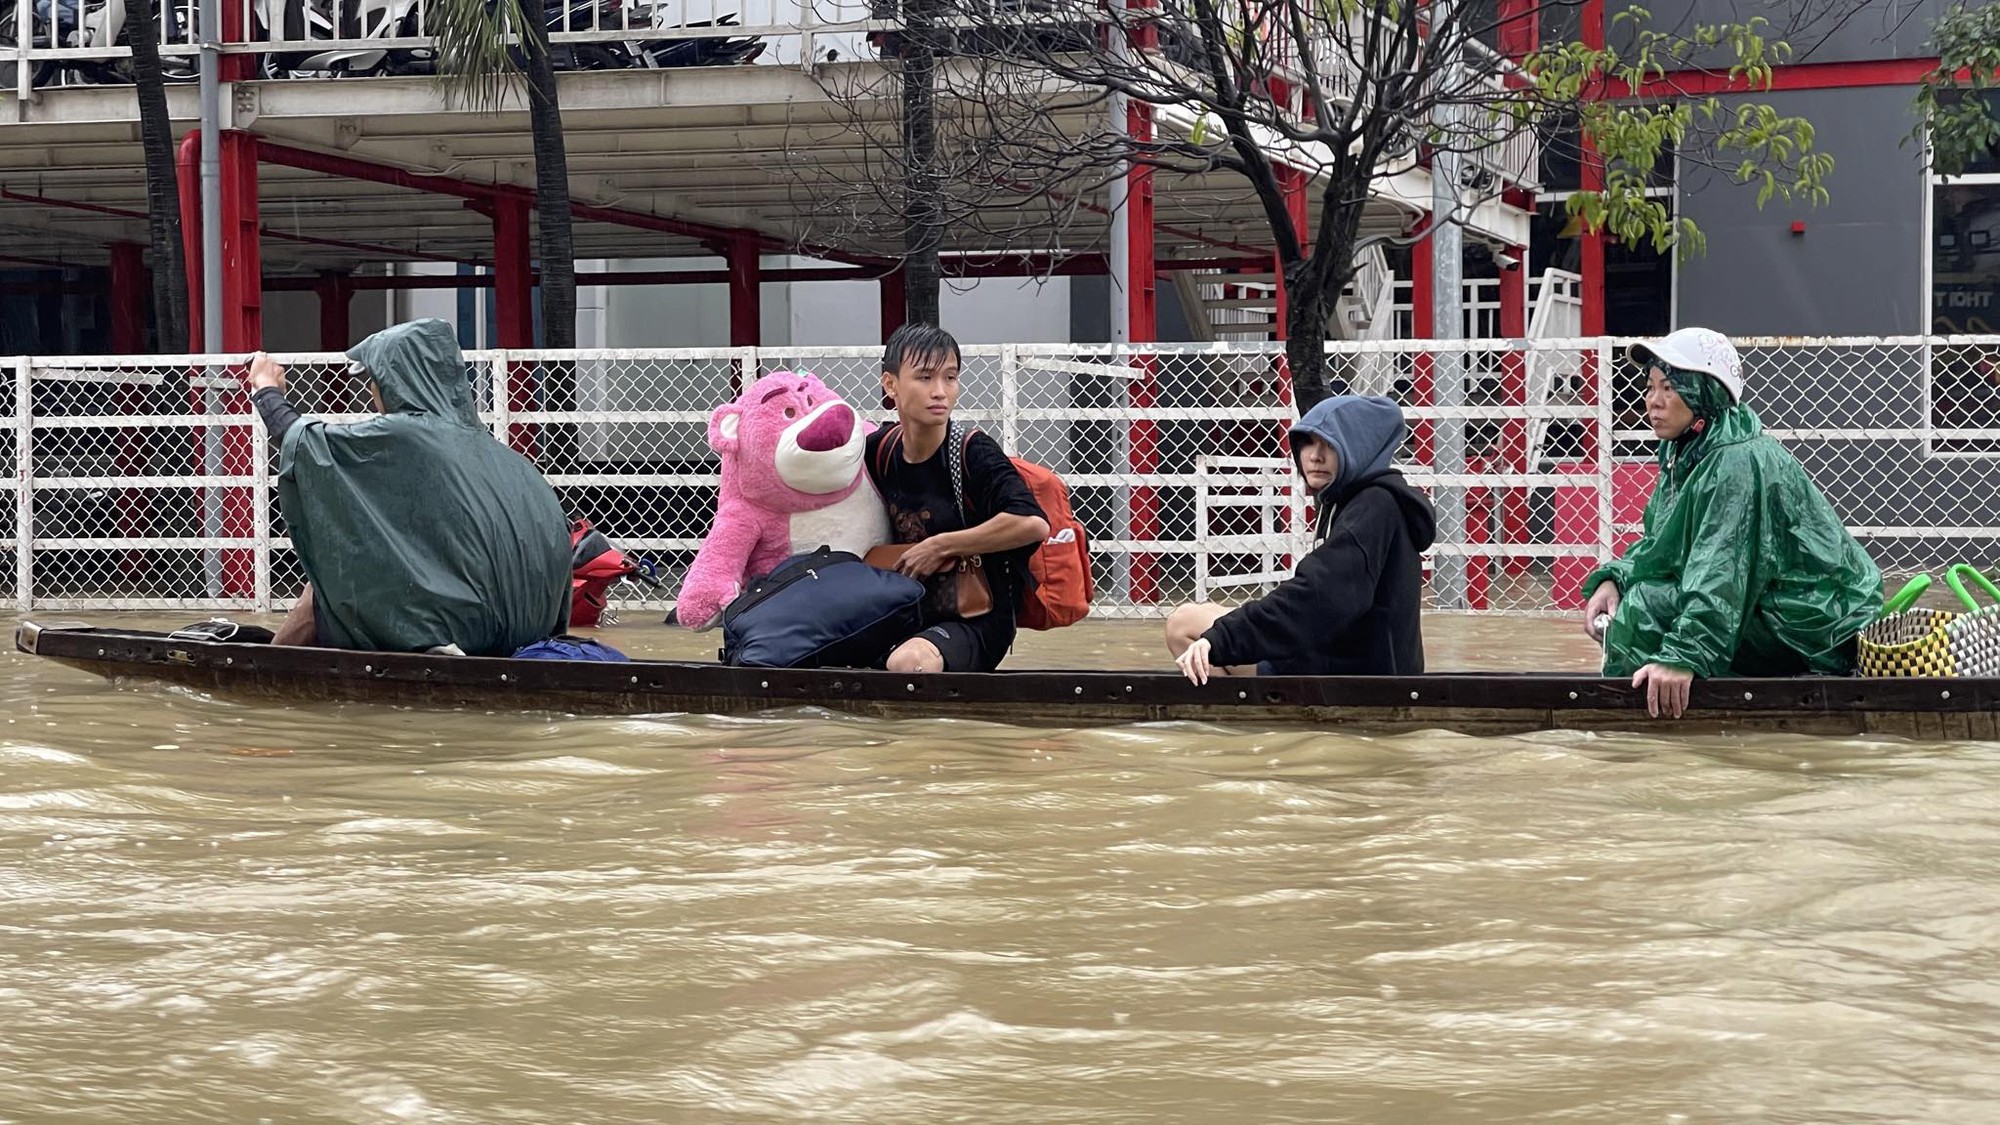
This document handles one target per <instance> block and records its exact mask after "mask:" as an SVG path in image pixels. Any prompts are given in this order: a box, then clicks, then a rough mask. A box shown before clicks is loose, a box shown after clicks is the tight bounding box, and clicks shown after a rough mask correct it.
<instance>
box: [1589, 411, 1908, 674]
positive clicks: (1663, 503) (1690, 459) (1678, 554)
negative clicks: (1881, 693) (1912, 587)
mask: <svg viewBox="0 0 2000 1125" xmlns="http://www.w3.org/2000/svg"><path fill="white" fill-rule="evenodd" d="M1703 378H1706V376H1703ZM1690 454H1691V455H1690ZM1607 579H1609V580H1610V581H1612V582H1616V583H1617V584H1618V589H1619V593H1620V601H1619V603H1618V612H1617V613H1616V614H1614V615H1613V617H1612V620H1611V625H1610V627H1609V628H1608V629H1606V630H1605V635H1604V674H1605V675H1606V676H1630V675H1632V674H1633V673H1634V672H1636V671H1638V670H1639V669H1640V668H1641V667H1644V666H1645V665H1647V664H1653V663H1658V664H1667V665H1671V666H1673V667H1676V668H1684V669H1687V670H1689V671H1692V672H1693V673H1694V674H1695V675H1697V676H1701V677H1717V676H1727V675H1737V676H1786V675H1800V674H1804V673H1825V674H1831V675H1845V674H1847V673H1849V672H1851V671H1853V669H1854V638H1855V636H1856V635H1857V634H1858V633H1860V631H1861V629H1862V627H1863V626H1865V625H1867V624H1868V623H1869V622H1870V621H1872V620H1874V618H1875V614H1876V613H1877V612H1878V611H1879V610H1880V609H1881V608H1882V572H1881V571H1880V570H1878V569H1876V566H1875V563H1874V560H1872V559H1870V558H1869V557H1868V553H1867V552H1866V551H1864V550H1862V549H1861V544H1859V543H1857V542H1855V541H1854V537H1853V536H1852V535H1849V534H1848V533H1847V528H1846V527H1845V526H1843V525H1842V523H1841V522H1840V517H1839V516H1838V515H1836V514H1835V513H1834V510H1833V506H1832V505H1831V504H1829V503H1827V501H1826V497H1824V496H1822V495H1821V494H1820V491H1819V489H1818V488H1817V487H1815V486H1814V485H1813V482H1812V480H1811V478H1809V477H1808V476H1806V471H1805V469H1804V468H1803V467H1802V466H1801V465H1800V464H1799V463H1798V461H1797V460H1796V459H1795V458H1794V457H1793V456H1792V455H1791V453H1789V452H1788V451H1786V449H1785V447H1784V446H1782V445H1780V444H1778V442H1777V440H1776V439H1775V438H1772V437H1769V436H1767V435H1766V434H1765V433H1764V428H1763V426H1762V425H1761V424H1760V423H1759V422H1758V421H1757V415H1756V414H1755V413H1753V412H1752V411H1751V410H1750V408H1749V407H1747V406H1742V405H1730V406H1728V407H1727V409H1724V410H1722V411H1721V412H1720V413H1719V414H1718V415H1717V416H1716V417H1715V419H1714V421H1713V424H1712V425H1711V426H1710V427H1709V429H1708V432H1707V433H1706V434H1704V435H1703V436H1702V438H1701V439H1700V442H1699V444H1698V446H1697V447H1696V448H1693V449H1689V448H1683V447H1680V446H1677V445H1676V444H1675V443H1674V442H1662V443H1660V480H1659V484H1658V485H1657V486H1656V487H1655V488H1654V490H1653V496H1652V499H1651V500H1649V501H1647V503H1646V517H1645V534H1644V537H1643V538H1641V539H1640V540H1639V541H1638V542H1637V543H1634V544H1633V545H1632V548H1631V549H1630V550H1629V551H1627V552H1626V553H1625V557H1624V558H1622V559H1617V560H1614V561H1612V562H1607V563H1604V564H1603V565H1601V566H1599V567H1598V568H1597V569H1596V570H1594V571H1592V572H1591V574H1590V577H1588V578H1586V579H1584V583H1583V589H1584V592H1585V594H1586V596H1588V594H1589V593H1590V592H1592V591H1594V590H1596V589H1597V587H1598V584H1599V583H1601V582H1604V581H1605V580H1607Z"/></svg>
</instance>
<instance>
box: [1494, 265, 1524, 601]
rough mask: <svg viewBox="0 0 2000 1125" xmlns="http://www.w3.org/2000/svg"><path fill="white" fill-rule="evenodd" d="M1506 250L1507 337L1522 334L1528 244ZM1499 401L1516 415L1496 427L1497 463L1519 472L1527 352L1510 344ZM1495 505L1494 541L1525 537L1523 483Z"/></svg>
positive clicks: (1516, 567) (1519, 568)
mask: <svg viewBox="0 0 2000 1125" xmlns="http://www.w3.org/2000/svg"><path fill="white" fill-rule="evenodd" d="M1506 253H1508V254H1510V255H1512V256H1513V257H1514V259H1515V260H1516V261H1517V262H1519V263H1520V264H1519V265H1517V266H1515V267H1514V268H1513V269H1511V270H1509V269H1502V270H1501V271H1500V335H1502V336H1504V337H1506V338H1507V339H1509V340H1517V339H1520V338H1522V337H1524V336H1526V335H1527V334H1528V266H1527V262H1528V249H1527V247H1525V246H1510V247H1508V248H1507V249H1506ZM1500 393H1501V401H1503V402H1505V403H1506V404H1507V405H1508V406H1511V407H1514V408H1515V410H1516V413H1517V416H1516V417H1514V418H1511V419H1509V420H1508V421H1507V423H1506V424H1505V425H1504V426H1503V427H1501V431H1500V456H1501V463H1502V464H1503V465H1505V466H1506V469H1507V471H1508V472H1512V473H1525V472H1527V471H1528V470H1529V465H1528V420H1527V418H1526V417H1523V416H1519V415H1520V412H1521V410H1522V408H1524V407H1526V405H1527V402H1528V362H1527V355H1526V353H1524V352H1521V351H1519V350H1512V349H1510V350H1509V351H1508V352H1507V353H1506V354H1505V355H1503V356H1502V357H1501V358H1500ZM1503 496H1504V497H1505V498H1504V500H1503V501H1502V502H1501V509H1500V528H1501V532H1500V541H1501V542H1503V543H1525V542H1527V541H1528V491H1527V489H1525V488H1509V489H1507V490H1506V491H1505V493H1503ZM1527 569H1528V560H1527V559H1519V558H1510V559H1508V560H1507V562H1506V565H1505V570H1506V573H1508V574H1521V573H1524V572H1525V571H1526V570H1527Z"/></svg>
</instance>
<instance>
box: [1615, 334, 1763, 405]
mask: <svg viewBox="0 0 2000 1125" xmlns="http://www.w3.org/2000/svg"><path fill="white" fill-rule="evenodd" d="M1627 354H1629V355H1630V356H1631V357H1632V362H1634V363H1637V364H1639V365H1640V366H1644V365H1645V364H1646V362H1647V361H1648V360H1651V359H1657V360H1659V361H1660V362H1661V363H1664V364H1666V365H1667V366H1668V367H1678V368H1680V369H1681V370H1682V371H1700V372H1702V373H1704V374H1708V375H1713V376H1715V380H1716V382H1719V383H1721V384H1722V385H1723V386H1725V387H1727V388H1729V397H1730V398H1732V399H1734V400H1735V401H1737V402H1742V401H1743V358H1742V357H1741V356H1739V355H1737V354H1736V345H1735V344H1732V343H1730V342H1729V337H1727V336H1724V335H1723V334H1722V333H1720V332H1717V331H1716V330H1715V329H1713V328H1683V329H1681V330H1680V331H1678V332H1675V333H1673V334H1672V335H1669V336H1667V337H1665V338H1663V339H1659V340H1641V341H1639V342H1638V343H1636V344H1633V345H1632V347H1631V350H1630V351H1629V352H1628V353H1627Z"/></svg>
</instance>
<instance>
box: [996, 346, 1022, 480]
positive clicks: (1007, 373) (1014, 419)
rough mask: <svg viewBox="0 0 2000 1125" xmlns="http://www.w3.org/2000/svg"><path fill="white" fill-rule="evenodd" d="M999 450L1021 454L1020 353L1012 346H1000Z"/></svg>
mask: <svg viewBox="0 0 2000 1125" xmlns="http://www.w3.org/2000/svg"><path fill="white" fill-rule="evenodd" d="M1000 448H1002V449H1004V450H1006V451H1007V452H1008V453H1009V454H1010V455H1012V454H1018V453H1020V452H1021V353H1020V349H1019V348H1018V347H1017V346H1016V345H1013V344H1002V345H1000Z"/></svg>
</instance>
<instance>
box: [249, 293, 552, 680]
mask: <svg viewBox="0 0 2000 1125" xmlns="http://www.w3.org/2000/svg"><path fill="white" fill-rule="evenodd" d="M347 357H348V359H350V360H351V361H353V367H352V368H351V370H353V371H354V372H356V373H357V374H363V375H365V376H366V377H367V379H368V382H369V390H370V393H371V394H372V395H373V396H374V402H375V409H376V410H377V411H379V412H380V416H379V417H374V418H368V419H365V420H363V421H360V422H354V423H347V424H336V423H332V422H324V421H319V420H316V419H305V418H301V417H300V416H299V414H298V412H297V411H296V410H294V409H293V408H292V406H291V404H290V403H288V402H287V401H286V400H285V394H284V391H285V370H284V368H283V367H281V366H279V365H278V364H277V363H276V362H274V361H273V360H272V359H271V358H270V357H269V356H267V355H265V354H264V353H262V352H259V353H257V355H256V357H255V358H254V359H253V360H252V361H251V364H250V370H249V372H248V374H247V375H246V376H245V379H244V382H245V384H246V385H247V386H248V387H249V388H250V391H251V395H252V401H253V402H254V403H255V404H256V407H257V411H258V413H259V414H261V415H262V416H263V418H264V424H265V428H266V429H267V430H268V431H269V432H270V435H271V438H272V440H273V441H276V442H278V443H279V452H278V503H279V506H280V509H281V510H282V511H283V513H284V516H285V522H286V523H287V524H288V525H289V527H290V531H291V537H292V544H293V547H294V549H295V550H296V551H297V552H298V556H299V561H300V562H301V563H302V564H303V565H304V567H305V572H306V578H307V581H308V585H307V586H306V590H305V594H304V595H303V596H302V597H301V598H300V600H299V604H298V606H297V607H296V608H294V609H293V611H292V614H291V616H289V617H287V618H286V619H285V623H284V625H282V626H281V627H280V628H279V629H278V634H277V637H276V642H277V643H279V644H304V645H314V644H316V645H319V646H322V647H326V648H346V649H365V650H372V651H385V652H428V651H433V650H436V651H442V652H447V653H449V652H453V651H454V650H455V651H457V652H460V653H463V654H465V655H468V656H511V655H513V654H514V653H515V652H516V651H518V650H520V649H521V648H524V647H526V646H527V645H530V644H533V643H535V642H536V641H541V640H546V639H548V638H549V637H551V636H553V635H555V634H558V633H561V632H562V631H563V630H564V629H565V628H566V627H567V625H568V622H569V604H570V539H569V521H568V519H567V518H566V517H565V516H564V514H563V510H562V505H561V504H560V503H558V502H557V500H556V495H555V491H554V490H553V489H551V488H550V487H549V484H548V482H547V481H545V480H543V479H542V475H541V474H540V473H539V472H537V471H536V470H535V467H534V466H533V465H531V464H529V463H528V461H527V460H526V459H525V458H523V457H522V456H521V455H520V454H518V453H515V452H514V451H513V450H511V449H508V448H507V447H506V446H504V445H502V444H500V442H498V441H497V440H495V439H494V437H493V433H492V431H491V430H488V429H487V428H486V427H485V426H483V425H481V424H480V421H479V412H478V410H477V409H476V408H475V407H474V406H473V399H472V383H471V380H470V379H468V378H467V376H466V370H465V360H464V357H463V356H461V355H460V354H459V350H458V336H457V333H456V332H455V331H454V330H453V328H452V326H451V325H449V324H447V323H445V322H444V321H441V320H419V321H413V322H411V323H409V324H400V325H397V326H396V327H394V328H389V329H385V330H384V331H381V332H377V333H375V334H374V335H372V336H370V337H368V338H367V339H365V340H363V341H361V343H359V344H357V345H355V346H354V349H353V350H352V351H350V352H348V353H347Z"/></svg>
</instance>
